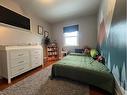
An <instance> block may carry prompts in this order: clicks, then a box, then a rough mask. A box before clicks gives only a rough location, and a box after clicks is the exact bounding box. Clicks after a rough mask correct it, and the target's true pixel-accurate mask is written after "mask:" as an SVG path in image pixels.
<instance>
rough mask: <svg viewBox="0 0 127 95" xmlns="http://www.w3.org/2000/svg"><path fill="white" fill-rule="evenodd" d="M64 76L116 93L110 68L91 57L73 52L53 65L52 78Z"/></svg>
mask: <svg viewBox="0 0 127 95" xmlns="http://www.w3.org/2000/svg"><path fill="white" fill-rule="evenodd" d="M55 77H64V78H68V79H72V80H76V81H79V82H82V83H87V84H89V85H93V86H96V87H98V88H101V89H103V90H105V91H107V92H109V93H111V94H113V93H114V78H113V75H112V74H111V72H110V70H109V69H108V68H107V67H106V66H105V65H103V64H102V63H100V62H98V61H95V60H94V59H92V58H91V57H87V56H84V55H79V54H78V55H77V54H71V55H68V56H66V57H64V58H63V59H62V60H60V61H58V62H56V64H54V65H53V67H52V78H55Z"/></svg>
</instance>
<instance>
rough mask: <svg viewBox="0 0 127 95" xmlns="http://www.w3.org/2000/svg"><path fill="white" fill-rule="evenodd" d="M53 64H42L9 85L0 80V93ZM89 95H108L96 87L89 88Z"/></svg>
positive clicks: (5, 81)
mask: <svg viewBox="0 0 127 95" xmlns="http://www.w3.org/2000/svg"><path fill="white" fill-rule="evenodd" d="M54 62H55V61H53V62H47V63H45V64H44V67H42V66H40V67H38V68H36V69H33V70H31V71H29V72H26V73H25V74H22V75H20V76H18V77H16V78H13V79H12V83H11V84H8V83H7V80H6V79H0V91H1V90H3V89H5V88H7V87H9V86H11V85H13V84H15V83H17V82H19V81H21V80H23V79H24V78H26V77H28V76H30V75H32V74H34V73H36V72H38V71H40V70H42V69H44V68H45V67H47V66H49V65H51V64H53V63H54ZM90 95H109V94H108V93H106V92H105V91H103V90H101V89H98V88H96V87H92V86H90Z"/></svg>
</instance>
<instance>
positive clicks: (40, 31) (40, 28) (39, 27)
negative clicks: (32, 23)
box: [38, 25, 43, 35]
mask: <svg viewBox="0 0 127 95" xmlns="http://www.w3.org/2000/svg"><path fill="white" fill-rule="evenodd" d="M38 34H40V35H43V27H42V26H40V25H38Z"/></svg>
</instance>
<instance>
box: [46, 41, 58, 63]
mask: <svg viewBox="0 0 127 95" xmlns="http://www.w3.org/2000/svg"><path fill="white" fill-rule="evenodd" d="M58 51H59V50H58V47H57V43H55V42H53V43H50V44H49V45H48V46H46V57H47V61H56V60H58V59H59V52H58Z"/></svg>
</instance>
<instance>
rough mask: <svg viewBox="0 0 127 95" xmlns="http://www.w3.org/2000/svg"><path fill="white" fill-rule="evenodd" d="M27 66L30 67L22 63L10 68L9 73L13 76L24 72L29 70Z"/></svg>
mask: <svg viewBox="0 0 127 95" xmlns="http://www.w3.org/2000/svg"><path fill="white" fill-rule="evenodd" d="M29 68H30V65H29V64H23V65H20V66H17V67H14V68H11V75H12V77H15V76H17V75H20V74H22V73H25V72H26V71H28V70H29Z"/></svg>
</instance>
